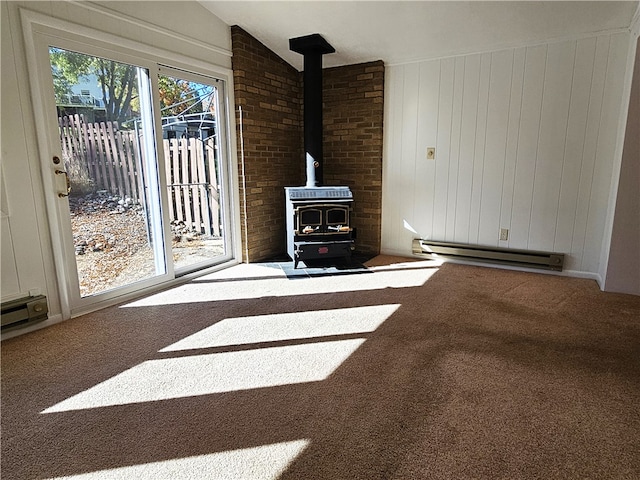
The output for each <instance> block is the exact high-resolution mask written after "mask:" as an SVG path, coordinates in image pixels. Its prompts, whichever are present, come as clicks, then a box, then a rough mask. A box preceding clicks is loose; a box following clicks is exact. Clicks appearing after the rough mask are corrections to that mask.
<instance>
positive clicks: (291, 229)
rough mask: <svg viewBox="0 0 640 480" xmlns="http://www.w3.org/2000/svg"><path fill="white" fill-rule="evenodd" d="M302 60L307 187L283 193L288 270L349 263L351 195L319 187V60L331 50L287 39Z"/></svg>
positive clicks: (315, 38) (316, 41) (321, 43)
mask: <svg viewBox="0 0 640 480" xmlns="http://www.w3.org/2000/svg"><path fill="white" fill-rule="evenodd" d="M289 47H290V49H291V50H293V51H294V52H297V53H301V54H302V55H304V72H303V79H304V92H303V97H304V98H303V102H304V103H303V106H304V148H305V159H306V173H307V183H306V186H304V187H285V200H286V215H287V253H288V254H289V256H290V257H291V258H292V259H293V262H294V268H297V267H298V263H299V262H300V261H301V260H302V261H304V260H312V259H323V258H335V257H345V258H347V259H350V258H351V251H352V250H353V248H354V245H353V243H354V235H353V228H352V226H351V205H352V203H353V194H352V193H351V190H349V187H333V186H323V185H322V55H324V54H327V53H333V52H335V49H334V48H333V47H332V46H331V45H329V43H328V42H327V41H326V40H325V39H324V38H322V36H321V35H319V34H317V33H316V34H313V35H307V36H304V37H298V38H292V39H290V40H289Z"/></svg>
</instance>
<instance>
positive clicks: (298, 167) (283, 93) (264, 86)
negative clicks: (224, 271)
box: [231, 26, 304, 262]
mask: <svg viewBox="0 0 640 480" xmlns="http://www.w3.org/2000/svg"><path fill="white" fill-rule="evenodd" d="M231 41H232V52H233V57H232V68H233V83H234V96H235V103H236V125H237V134H238V139H237V140H238V141H237V143H238V161H239V162H240V164H239V165H238V172H239V174H240V176H241V178H240V212H241V225H242V252H243V260H245V261H246V260H248V261H251V262H255V261H260V260H265V259H268V258H271V257H274V256H276V255H280V254H283V253H284V252H285V251H286V243H285V230H286V225H285V224H286V222H285V218H284V216H285V212H284V187H285V186H296V185H302V184H304V179H303V174H302V172H303V168H302V165H303V148H304V147H303V140H302V134H301V129H302V109H301V106H302V89H301V85H300V79H299V74H298V71H297V70H296V69H295V68H293V67H292V66H291V65H289V64H288V63H287V62H285V61H284V60H282V59H281V58H280V57H278V56H277V55H276V54H275V53H273V52H272V51H271V50H269V49H268V48H267V47H265V46H264V45H263V44H262V43H260V42H259V41H258V40H256V39H255V38H254V37H252V36H251V35H249V34H248V33H247V32H245V31H244V30H243V29H242V28H240V27H237V26H234V27H231ZM238 107H242V112H243V114H242V123H243V131H242V137H243V138H242V140H243V144H244V174H245V178H244V180H245V184H246V192H245V191H243V186H242V184H243V182H242V180H243V179H242V152H241V151H240V149H241V143H240V140H241V138H240V121H239V113H238ZM245 197H246V206H247V209H246V212H247V214H246V226H247V230H248V231H245V218H244V204H245ZM247 251H248V259H247V258H245V257H246V256H247V253H246V252H247Z"/></svg>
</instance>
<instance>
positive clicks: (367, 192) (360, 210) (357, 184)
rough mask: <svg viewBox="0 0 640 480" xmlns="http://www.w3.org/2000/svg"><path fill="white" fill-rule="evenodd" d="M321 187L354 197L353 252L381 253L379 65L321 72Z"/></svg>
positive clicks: (381, 66)
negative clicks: (343, 188)
mask: <svg viewBox="0 0 640 480" xmlns="http://www.w3.org/2000/svg"><path fill="white" fill-rule="evenodd" d="M322 83H323V101H324V107H323V122H324V143H323V149H324V152H323V156H324V183H325V185H346V186H348V187H349V188H351V191H352V192H353V200H354V204H353V216H352V222H351V223H352V226H354V227H355V228H356V229H357V238H356V250H357V251H358V252H359V253H363V254H378V253H380V235H381V227H382V225H381V215H382V118H383V99H384V98H383V95H384V93H383V92H384V63H383V62H382V61H377V62H370V63H361V64H356V65H347V66H343V67H335V68H327V69H324V70H323V72H322Z"/></svg>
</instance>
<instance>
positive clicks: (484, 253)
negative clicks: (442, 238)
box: [413, 238, 564, 271]
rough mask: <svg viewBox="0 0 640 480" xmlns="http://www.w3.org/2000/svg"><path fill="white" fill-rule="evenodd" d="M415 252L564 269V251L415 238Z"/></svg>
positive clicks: (415, 253) (416, 253)
mask: <svg viewBox="0 0 640 480" xmlns="http://www.w3.org/2000/svg"><path fill="white" fill-rule="evenodd" d="M413 253H414V255H420V256H429V257H431V258H433V257H434V256H443V257H451V258H458V259H460V260H475V261H482V262H491V263H500V264H505V265H514V266H519V267H528V268H544V269H547V270H558V271H561V270H562V266H563V264H564V254H563V253H555V252H539V251H533V250H515V249H511V248H500V247H483V246H480V245H467V244H463V243H448V242H432V241H430V240H422V239H419V238H416V239H414V240H413Z"/></svg>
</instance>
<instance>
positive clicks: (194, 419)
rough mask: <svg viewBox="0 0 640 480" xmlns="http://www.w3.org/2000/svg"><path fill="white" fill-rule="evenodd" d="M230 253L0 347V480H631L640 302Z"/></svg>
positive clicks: (583, 287) (556, 287) (533, 281)
mask: <svg viewBox="0 0 640 480" xmlns="http://www.w3.org/2000/svg"><path fill="white" fill-rule="evenodd" d="M368 266H369V271H368V273H358V274H353V275H348V274H344V272H341V273H342V274H341V275H335V276H330V275H318V276H312V277H304V278H302V277H301V278H293V279H292V278H287V277H286V275H284V274H283V272H282V270H280V269H279V268H278V267H277V266H273V265H239V266H237V267H234V268H232V269H230V270H226V271H224V272H219V273H217V274H213V275H209V276H207V277H203V278H200V279H198V280H196V281H193V282H191V283H189V284H187V285H183V286H180V287H177V288H174V289H172V290H169V291H167V292H162V293H160V294H157V295H153V296H151V297H148V298H146V299H141V300H140V301H136V302H131V303H129V304H127V305H123V306H118V307H113V308H107V309H105V310H102V311H99V312H96V313H93V314H90V315H86V316H83V317H80V318H77V319H73V320H70V321H67V322H63V323H61V324H58V325H55V326H53V327H50V328H46V329H43V330H40V331H37V332H33V333H30V334H27V335H24V336H21V337H17V338H13V339H10V340H6V341H5V342H3V343H2V392H1V393H2V411H1V413H2V446H1V448H2V465H1V466H2V470H1V474H2V478H6V479H41V478H55V477H65V476H68V477H70V478H135V479H141V478H149V479H160V478H167V479H174V478H194V479H206V478H213V479H232V478H233V479H246V480H252V479H263V478H282V479H331V480H334V479H363V480H374V479H498V478H499V479H567V478H571V479H573V478H575V479H587V478H591V479H595V478H598V479H605V478H612V479H638V478H640V297H635V296H629V295H617V294H608V293H603V292H601V291H600V290H599V289H598V286H597V284H596V283H595V282H593V281H590V280H583V279H574V278H564V277H558V276H552V275H544V274H533V273H522V272H514V271H507V270H498V269H491V268H482V267H474V266H463V265H452V264H445V265H444V266H442V267H440V268H434V267H431V266H429V263H428V262H422V261H415V262H414V261H411V260H408V259H398V258H394V257H384V256H381V257H377V258H375V259H373V260H372V261H371V262H369V263H368Z"/></svg>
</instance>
